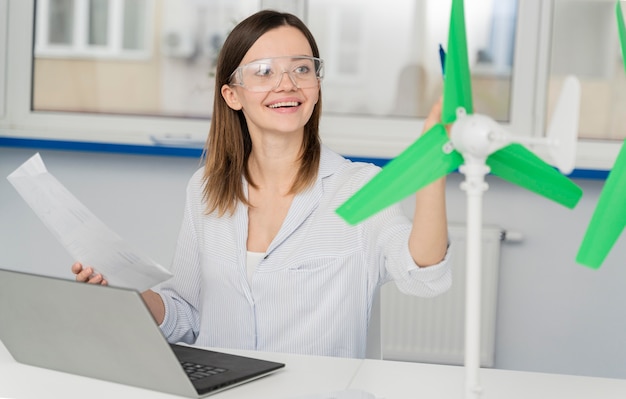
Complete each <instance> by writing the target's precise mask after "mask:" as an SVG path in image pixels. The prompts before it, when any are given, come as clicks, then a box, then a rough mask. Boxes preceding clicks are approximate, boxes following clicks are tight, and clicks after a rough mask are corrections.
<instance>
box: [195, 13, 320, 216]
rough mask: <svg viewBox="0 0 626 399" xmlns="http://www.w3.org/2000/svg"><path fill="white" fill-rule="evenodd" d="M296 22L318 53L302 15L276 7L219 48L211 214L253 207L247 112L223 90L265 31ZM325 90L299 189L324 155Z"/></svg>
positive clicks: (208, 196)
mask: <svg viewBox="0 0 626 399" xmlns="http://www.w3.org/2000/svg"><path fill="white" fill-rule="evenodd" d="M281 26H293V27H295V28H297V29H298V30H300V31H301V32H302V33H303V34H304V36H305V37H306V39H307V41H308V42H309V44H310V46H311V50H312V52H313V56H314V57H319V50H318V48H317V44H316V43H315V39H314V37H313V35H312V34H311V32H310V31H309V29H308V28H307V27H306V25H305V24H304V22H302V21H301V20H300V19H299V18H298V17H296V16H295V15H292V14H288V13H281V12H277V11H271V10H262V11H259V12H257V13H255V14H253V15H251V16H249V17H248V18H246V19H244V20H243V21H242V22H240V23H239V24H238V25H237V26H236V27H235V28H234V29H233V30H232V32H231V33H230V34H229V35H228V37H227V38H226V41H225V42H224V45H223V46H222V49H221V51H220V54H219V57H218V60H217V68H216V73H215V99H214V104H213V115H212V117H211V128H210V130H209V136H208V138H207V141H206V144H205V147H204V153H203V157H204V158H205V162H204V164H205V165H204V176H203V180H204V191H203V198H204V201H205V202H206V212H207V213H211V212H213V211H217V212H218V213H219V214H220V215H223V214H224V213H226V212H230V213H231V214H232V213H234V211H235V208H236V206H237V201H241V202H242V203H244V204H246V205H248V206H249V205H250V203H249V202H248V201H247V199H246V198H245V195H244V190H243V182H242V176H243V177H245V178H246V180H247V181H248V183H249V184H250V185H252V186H253V187H255V184H254V182H253V181H252V179H251V177H250V173H249V170H248V158H249V156H250V152H251V151H252V141H251V139H250V132H249V131H248V125H247V124H246V120H245V118H244V115H243V112H242V111H235V110H233V109H232V108H230V107H229V106H228V105H227V104H226V101H225V100H224V99H223V98H222V95H221V90H220V88H221V87H222V86H223V85H225V84H228V83H229V78H230V76H231V74H232V73H233V71H234V70H235V69H236V68H237V67H238V66H239V64H240V63H241V60H242V59H243V57H244V56H245V54H246V53H247V52H248V50H249V49H250V47H252V45H253V44H254V43H255V42H256V41H257V39H258V38H259V37H261V36H262V35H263V34H264V33H266V32H268V31H270V30H272V29H275V28H278V27H281ZM321 97H322V96H321V92H320V95H319V99H318V102H317V104H316V105H315V106H314V108H313V113H312V115H311V118H310V119H309V121H308V122H307V123H306V125H305V126H304V138H303V141H302V147H301V149H300V154H301V155H300V168H299V170H298V173H297V175H296V178H295V180H294V183H293V186H292V187H291V190H290V192H291V193H298V192H301V191H303V190H304V189H306V188H307V187H309V186H310V185H311V184H313V182H314V181H315V179H316V177H317V170H318V167H319V159H320V152H321V148H320V137H319V120H320V114H321V108H322V98H321Z"/></svg>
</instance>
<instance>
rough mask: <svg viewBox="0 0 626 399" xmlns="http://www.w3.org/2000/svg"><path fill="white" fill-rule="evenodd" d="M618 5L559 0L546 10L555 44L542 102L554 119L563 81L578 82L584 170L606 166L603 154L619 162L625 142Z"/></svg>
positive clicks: (625, 76) (625, 77)
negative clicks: (574, 78) (572, 79)
mask: <svg viewBox="0 0 626 399" xmlns="http://www.w3.org/2000/svg"><path fill="white" fill-rule="evenodd" d="M621 3H622V4H623V3H624V2H621ZM615 4H616V2H615V1H614V0H554V1H553V2H551V5H550V7H549V8H548V7H546V14H547V15H549V16H550V20H551V22H552V23H551V26H550V34H551V40H550V41H549V42H548V43H549V46H548V49H547V52H548V65H547V67H546V68H545V69H544V71H545V74H546V75H547V76H546V78H545V79H546V84H545V85H544V90H543V91H541V92H540V93H539V94H540V96H541V97H540V98H539V99H538V104H545V115H546V116H547V117H546V120H549V115H550V114H551V112H552V109H553V108H554V106H555V103H556V99H557V97H558V94H559V90H560V88H561V83H562V81H563V79H564V77H565V76H567V75H570V74H573V75H576V76H577V77H578V78H579V80H580V83H581V106H580V115H579V133H578V137H579V140H580V145H579V146H578V147H579V152H581V154H580V156H579V159H580V161H579V163H578V164H579V165H580V166H583V167H584V166H585V165H587V166H589V167H595V166H597V165H599V164H601V163H602V162H601V161H599V160H598V155H599V154H604V157H605V158H606V159H614V158H615V156H616V154H617V151H618V149H619V145H620V144H621V142H622V141H623V140H624V139H625V138H626V113H625V112H624V110H625V109H626V73H625V70H624V60H623V59H622V55H621V50H620V46H619V36H618V33H617V24H616V15H615ZM622 6H623V5H622ZM596 154H598V155H596ZM602 164H605V165H606V163H602ZM610 166H611V164H609V165H608V166H602V167H605V168H607V167H610Z"/></svg>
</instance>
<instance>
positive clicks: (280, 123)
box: [222, 26, 319, 140]
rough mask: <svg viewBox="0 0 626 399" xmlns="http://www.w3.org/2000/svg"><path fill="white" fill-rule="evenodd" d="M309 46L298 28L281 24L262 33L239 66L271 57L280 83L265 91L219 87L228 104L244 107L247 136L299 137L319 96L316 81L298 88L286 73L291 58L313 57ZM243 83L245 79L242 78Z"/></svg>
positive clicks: (234, 86)
mask: <svg viewBox="0 0 626 399" xmlns="http://www.w3.org/2000/svg"><path fill="white" fill-rule="evenodd" d="M312 55H313V54H312V51H311V46H310V45H309V42H308V41H307V39H306V37H305V36H304V35H303V34H302V32H300V30H298V29H296V28H294V27H291V26H281V27H279V28H276V29H272V30H270V31H268V32H266V33H265V34H263V35H262V36H261V37H260V38H259V39H258V40H257V41H256V42H255V43H254V45H253V46H252V47H250V50H248V52H247V53H246V55H245V56H244V58H243V59H242V60H241V63H240V66H241V65H246V64H248V63H250V62H252V61H256V60H261V59H268V58H274V57H285V58H279V59H276V60H275V61H274V62H273V64H272V65H274V66H275V67H276V68H275V71H276V72H278V75H280V77H279V79H280V82H279V83H278V84H277V85H276V86H275V87H273V88H272V89H270V90H269V91H265V92H255V91H251V90H248V89H247V88H246V87H242V86H237V85H224V86H222V96H223V97H224V100H225V101H226V103H227V104H228V106H229V107H231V108H232V109H235V110H243V114H244V116H245V118H246V121H247V123H248V129H249V131H250V135H251V136H252V137H253V138H254V137H255V136H257V135H259V134H278V135H283V136H284V135H290V136H296V137H298V138H299V139H300V140H301V138H302V134H303V131H304V125H305V124H306V123H307V122H308V120H309V118H310V117H311V114H312V113H313V108H314V106H315V104H316V103H317V101H318V98H319V81H317V80H316V81H315V83H314V84H313V85H310V84H309V85H302V86H306V87H303V88H298V87H297V86H296V85H295V84H294V81H293V80H292V78H291V77H290V74H289V73H281V72H283V71H290V69H291V68H293V67H294V64H293V61H292V59H291V58H290V57H297V56H312ZM243 83H244V85H245V84H246V81H245V79H244V82H243Z"/></svg>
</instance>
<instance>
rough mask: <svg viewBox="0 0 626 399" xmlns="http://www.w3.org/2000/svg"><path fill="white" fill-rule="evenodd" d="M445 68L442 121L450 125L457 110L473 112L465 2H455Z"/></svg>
mask: <svg viewBox="0 0 626 399" xmlns="http://www.w3.org/2000/svg"><path fill="white" fill-rule="evenodd" d="M444 69H445V74H444V76H445V81H444V83H443V110H442V115H441V121H442V122H443V123H444V124H446V125H447V124H449V123H452V122H454V121H455V120H456V110H457V108H458V107H463V108H464V109H465V112H466V113H467V114H472V113H473V112H474V106H473V104H472V81H471V78H470V68H469V57H468V55H467V35H466V33H465V11H464V6H463V0H452V9H451V11H450V28H449V33H448V48H447V54H446V62H445V66H444Z"/></svg>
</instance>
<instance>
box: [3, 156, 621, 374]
mask: <svg viewBox="0 0 626 399" xmlns="http://www.w3.org/2000/svg"><path fill="white" fill-rule="evenodd" d="M36 151H37V150H36V149H23V148H6V147H0V176H2V178H1V179H0V242H1V243H2V246H1V247H0V267H3V268H9V269H17V270H24V271H30V272H37V273H42V274H48V275H53V276H57V277H63V278H71V277H72V276H71V273H70V271H69V267H70V265H71V263H72V261H73V259H71V258H70V257H69V255H67V254H66V253H65V251H64V250H63V248H62V247H61V246H60V245H59V244H58V243H57V242H56V240H55V239H54V238H53V236H52V235H51V234H50V233H49V232H48V231H47V230H46V228H45V227H44V225H43V224H42V223H41V222H40V221H39V219H38V218H37V217H36V216H35V215H34V213H33V212H32V211H31V210H30V209H29V208H28V206H27V205H26V204H25V203H24V202H23V201H22V199H21V198H20V197H19V195H18V194H17V192H16V191H15V190H14V189H13V187H12V186H11V185H10V184H9V183H8V181H7V180H6V179H5V178H4V177H5V176H7V175H8V174H9V173H10V172H12V171H13V170H14V169H15V168H16V167H18V166H19V165H20V164H21V163H22V162H24V161H25V160H26V159H27V158H29V157H30V156H31V155H32V154H34V153H35V152H36ZM40 153H41V155H42V157H43V159H44V162H45V163H46V165H47V166H48V169H49V171H50V172H51V173H52V174H54V175H55V176H56V177H57V178H58V179H59V180H60V181H61V182H62V183H63V184H64V185H65V186H66V187H67V188H68V189H69V190H70V191H72V192H73V193H74V194H75V195H76V197H78V198H79V199H80V200H81V201H82V202H83V203H84V204H85V205H87V206H88V207H89V208H90V209H91V210H92V211H93V212H94V213H95V214H96V215H98V216H99V217H100V218H101V219H102V220H103V221H104V222H105V223H106V224H108V225H109V226H110V227H111V228H112V229H113V230H115V231H116V232H117V233H119V234H120V235H121V236H122V237H124V238H125V239H126V240H128V241H129V242H130V243H131V244H133V245H135V246H136V247H137V248H139V249H140V250H142V251H144V252H145V253H146V254H148V255H149V256H151V257H152V258H153V259H154V260H156V261H157V262H159V263H161V264H163V265H164V266H168V265H169V262H170V259H171V257H172V254H173V250H174V245H175V240H176V236H177V233H178V228H179V223H180V221H181V216H182V209H183V201H184V190H185V185H186V183H187V179H188V178H189V177H190V176H191V174H192V173H193V171H194V170H196V168H197V167H198V160H197V159H192V158H182V157H156V156H145V155H129V154H111V153H88V152H72V151H55V150H42V151H40ZM461 181H462V176H461V175H456V174H455V175H451V176H450V177H449V179H448V198H449V202H448V212H449V218H450V220H451V221H453V222H463V221H464V219H465V197H464V193H463V192H462V191H461V190H460V189H459V183H460V182H461ZM488 181H489V184H490V189H489V191H488V192H487V193H486V195H485V198H484V204H485V207H484V218H485V223H487V224H494V225H499V226H501V227H503V228H505V229H508V230H511V231H517V232H520V233H522V234H523V235H524V240H523V242H521V243H508V244H507V243H505V244H504V245H503V247H502V262H501V269H500V284H499V305H498V322H497V331H496V367H497V368H503V369H514V370H529V371H540V372H549V373H563V374H577V375H588V376H599V377H613V378H626V289H624V288H625V287H626V237H625V235H626V234H623V235H622V237H620V239H619V240H618V242H617V243H616V244H615V247H614V248H613V250H612V252H611V253H610V254H609V256H608V258H607V259H606V261H605V263H604V264H603V266H602V267H601V268H600V269H599V270H590V269H588V268H586V267H583V266H580V265H577V264H576V263H575V262H574V258H575V255H576V251H577V249H578V246H579V244H580V240H581V239H582V235H583V233H584V231H585V229H586V226H587V223H588V221H589V218H590V217H591V214H592V212H593V209H594V207H595V204H596V201H597V198H598V195H599V193H600V190H601V188H602V185H603V181H599V180H577V183H579V184H580V185H581V186H582V188H583V190H584V192H585V194H584V196H583V198H582V200H581V202H580V203H579V205H578V206H577V207H576V208H575V209H574V210H569V209H566V208H564V207H561V206H559V205H556V204H553V203H552V202H550V201H548V200H545V199H543V198H542V197H539V196H536V195H534V194H532V193H529V192H527V191H525V190H523V189H521V188H518V187H517V186H513V185H511V184H509V183H506V182H502V181H501V180H499V179H497V178H495V177H489V178H488ZM404 205H405V206H406V207H407V212H410V210H411V205H410V202H409V201H406V202H405V203H404Z"/></svg>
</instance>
